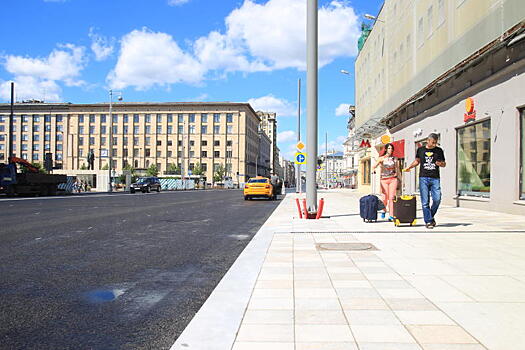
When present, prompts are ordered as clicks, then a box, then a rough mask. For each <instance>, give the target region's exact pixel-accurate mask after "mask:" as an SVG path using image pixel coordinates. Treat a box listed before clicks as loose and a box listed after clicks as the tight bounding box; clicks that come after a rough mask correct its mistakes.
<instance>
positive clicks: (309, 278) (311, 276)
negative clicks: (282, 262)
mask: <svg viewBox="0 0 525 350" xmlns="http://www.w3.org/2000/svg"><path fill="white" fill-rule="evenodd" d="M294 279H295V280H296V281H312V280H318V281H322V280H325V281H328V280H330V277H329V275H328V274H327V273H324V274H317V273H316V274H307V273H301V274H299V273H296V274H295V275H294Z"/></svg>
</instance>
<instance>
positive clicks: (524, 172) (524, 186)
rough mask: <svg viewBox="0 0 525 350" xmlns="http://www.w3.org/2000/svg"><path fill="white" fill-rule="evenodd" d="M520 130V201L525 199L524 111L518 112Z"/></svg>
mask: <svg viewBox="0 0 525 350" xmlns="http://www.w3.org/2000/svg"><path fill="white" fill-rule="evenodd" d="M520 128H521V135H520V138H521V142H520V143H521V145H520V149H521V151H520V153H521V164H520V173H521V174H520V199H525V109H522V110H521V111H520Z"/></svg>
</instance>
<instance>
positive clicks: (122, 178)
mask: <svg viewBox="0 0 525 350" xmlns="http://www.w3.org/2000/svg"><path fill="white" fill-rule="evenodd" d="M123 170H124V171H129V173H130V174H131V182H135V180H136V178H137V176H136V175H135V168H134V167H133V166H132V165H131V164H126V165H125V166H124V168H123ZM118 179H119V182H120V183H122V184H125V183H126V174H122V175H120V176H119V178H118Z"/></svg>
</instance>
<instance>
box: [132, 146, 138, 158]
mask: <svg viewBox="0 0 525 350" xmlns="http://www.w3.org/2000/svg"><path fill="white" fill-rule="evenodd" d="M138 156H139V149H138V148H133V157H138Z"/></svg>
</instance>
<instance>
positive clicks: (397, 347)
mask: <svg viewBox="0 0 525 350" xmlns="http://www.w3.org/2000/svg"><path fill="white" fill-rule="evenodd" d="M359 350H422V349H421V347H420V346H419V345H418V344H410V343H359Z"/></svg>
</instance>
